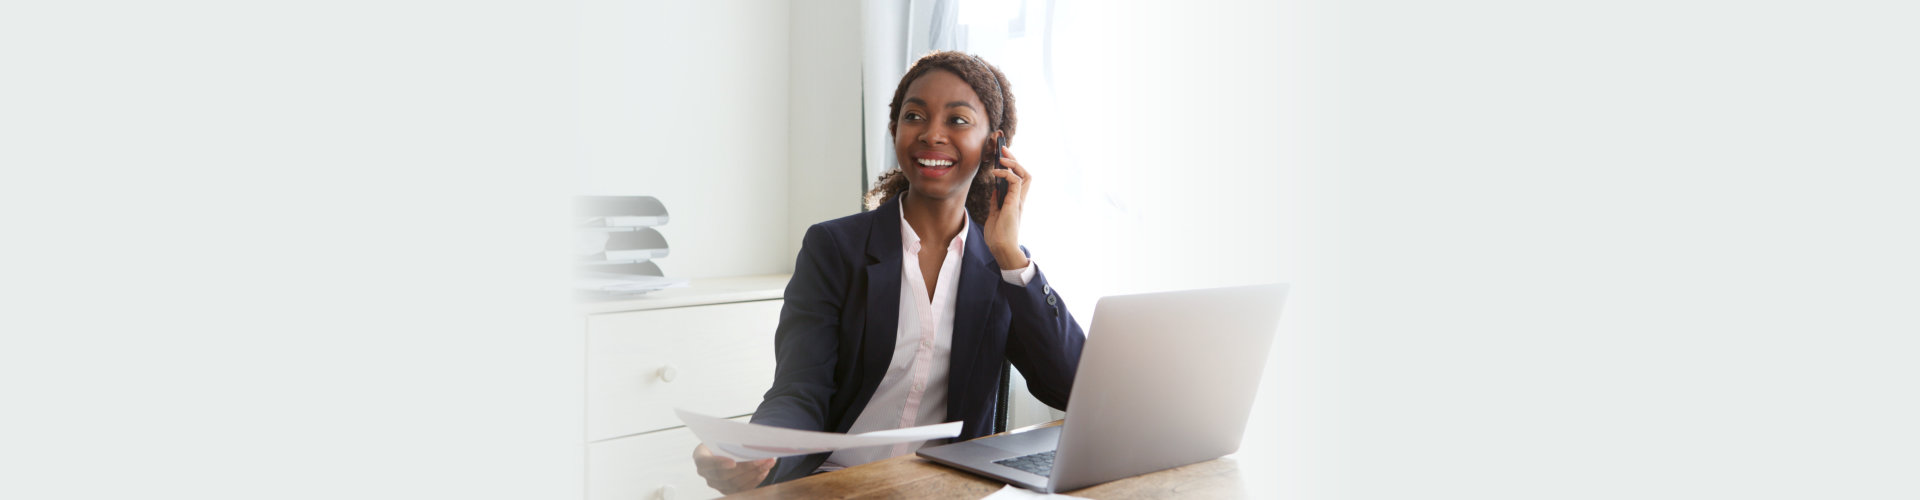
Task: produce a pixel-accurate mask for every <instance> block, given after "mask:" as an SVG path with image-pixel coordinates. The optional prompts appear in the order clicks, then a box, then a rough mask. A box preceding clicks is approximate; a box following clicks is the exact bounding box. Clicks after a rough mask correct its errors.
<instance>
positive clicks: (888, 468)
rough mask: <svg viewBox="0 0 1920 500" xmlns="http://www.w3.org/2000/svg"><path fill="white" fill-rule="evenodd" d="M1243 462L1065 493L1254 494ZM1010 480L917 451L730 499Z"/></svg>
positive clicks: (968, 494) (882, 494)
mask: <svg viewBox="0 0 1920 500" xmlns="http://www.w3.org/2000/svg"><path fill="white" fill-rule="evenodd" d="M1060 423H1061V421H1059V420H1055V421H1052V422H1048V423H1044V424H1040V425H1034V426H1029V427H1023V428H1020V429H1014V430H1012V431H1009V432H1020V431H1025V430H1030V429H1038V428H1042V427H1052V426H1056V425H1060ZM1240 474H1241V472H1240V463H1239V461H1237V460H1235V459H1234V458H1231V457H1228V458H1218V459H1214V460H1209V461H1205V462H1200V463H1197V464H1192V465H1187V466H1183V467H1177V468H1173V469H1168V470H1163V471H1160V472H1155V473H1151V474H1145V475H1140V476H1134V477H1129V478H1125V479H1120V480H1116V481H1112V482H1108V483H1105V484H1099V485H1094V486H1090V487H1087V488H1082V489H1079V490H1074V491H1068V492H1065V493H1066V494H1068V495H1073V496H1077V497H1086V498H1095V499H1121V498H1252V497H1253V496H1252V495H1251V494H1250V493H1249V491H1248V488H1247V485H1246V481H1244V480H1243V479H1242V478H1241V475H1240ZM1005 485H1006V484H1005V483H1001V482H998V481H994V480H992V479H987V478H985V477H981V476H977V475H974V474H972V473H969V472H966V471H962V470H959V469H954V468H950V467H947V466H944V465H940V464H937V463H933V462H929V461H927V460H926V459H923V458H920V457H918V456H915V455H906V456H901V457H893V458H889V459H886V460H881V461H878V462H873V463H870V464H865V465H861V466H858V467H848V468H846V469H842V470H838V471H834V472H828V473H824V474H816V475H813V476H808V477H804V478H800V479H795V480H792V481H787V482H784V483H780V484H776V485H773V486H768V487H765V488H758V489H753V490H747V491H743V492H740V493H736V494H733V495H728V496H727V498H730V499H763V498H849V499H868V498H914V499H919V498H955V499H967V500H978V499H979V498H982V497H985V496H987V495H991V494H993V492H995V491H1000V488H1001V487H1004V486H1005Z"/></svg>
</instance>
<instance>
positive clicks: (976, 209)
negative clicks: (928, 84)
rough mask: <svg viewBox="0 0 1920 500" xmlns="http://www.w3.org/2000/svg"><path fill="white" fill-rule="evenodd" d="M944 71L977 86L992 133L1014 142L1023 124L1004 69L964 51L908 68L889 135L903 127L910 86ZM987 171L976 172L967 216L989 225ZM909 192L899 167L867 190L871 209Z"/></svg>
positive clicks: (891, 110) (891, 107) (891, 108)
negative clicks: (903, 107) (902, 108)
mask: <svg viewBox="0 0 1920 500" xmlns="http://www.w3.org/2000/svg"><path fill="white" fill-rule="evenodd" d="M936 69H940V70H946V71H949V72H952V73H953V74H955V75H959V76H960V79H961V80H962V81H965V82H967V86H969V87H973V93H974V95H978V96H980V105H982V106H985V107H986V108H987V109H986V113H987V124H988V125H991V126H992V127H991V128H989V129H988V130H998V131H1000V132H1001V133H1002V134H1005V135H1004V137H1006V139H1007V143H1008V144H1012V143H1013V132H1014V128H1015V126H1016V125H1017V124H1018V123H1019V117H1018V116H1019V114H1018V113H1016V112H1014V107H1013V89H1012V88H1011V86H1010V85H1009V84H1008V83H1007V75H1006V74H1005V73H1001V72H1000V68H997V67H994V65H992V64H988V63H987V60H986V59H981V58H980V56H975V55H969V54H966V53H962V52H953V51H939V52H934V53H931V54H927V55H926V56H925V57H921V58H920V60H919V61H915V62H914V63H913V67H912V68H908V69H907V74H906V76H902V77H900V86H899V87H898V88H895V89H894V90H893V103H892V104H888V105H887V132H888V135H892V133H893V132H894V130H895V128H896V127H897V126H899V124H900V103H901V101H904V100H906V98H907V86H908V85H912V84H913V81H914V80H916V79H919V78H920V77H921V76H922V75H925V74H927V73H928V72H931V71H933V70H936ZM989 177H990V176H989V175H988V174H987V169H984V168H983V169H980V170H979V171H978V172H975V173H974V176H973V184H974V185H973V187H972V188H971V189H968V191H967V213H968V214H969V215H971V216H972V217H973V221H974V223H976V224H984V223H986V217H987V200H988V194H987V193H988V191H990V190H989V189H986V188H985V187H986V185H987V184H986V183H987V179H988V178H989ZM906 191H907V176H906V174H904V173H902V172H901V171H900V169H899V168H894V169H892V170H888V171H887V172H886V173H883V174H880V178H879V180H876V181H874V183H873V189H872V190H869V191H867V196H866V206H867V210H873V209H875V208H879V207H880V204H881V203H884V202H886V201H887V200H889V199H892V198H893V197H895V196H899V195H900V193H904V192H906Z"/></svg>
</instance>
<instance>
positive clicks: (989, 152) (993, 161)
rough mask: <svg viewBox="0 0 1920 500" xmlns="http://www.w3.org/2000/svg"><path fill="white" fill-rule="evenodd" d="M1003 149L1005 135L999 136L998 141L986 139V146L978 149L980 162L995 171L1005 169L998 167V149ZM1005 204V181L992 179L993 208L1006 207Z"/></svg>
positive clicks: (1005, 142) (1005, 143) (1005, 139)
mask: <svg viewBox="0 0 1920 500" xmlns="http://www.w3.org/2000/svg"><path fill="white" fill-rule="evenodd" d="M1004 147H1007V136H1005V135H1001V136H1000V137H999V138H998V139H987V144H986V145H985V146H982V147H981V148H980V151H981V153H980V158H981V160H982V163H984V164H986V165H988V166H990V167H992V168H993V169H995V170H1000V169H1005V168H1007V167H1004V166H1001V165H1000V148H1004ZM1006 203H1007V180H1006V179H1002V178H999V177H994V178H993V206H995V207H1000V206H1003V205H1006Z"/></svg>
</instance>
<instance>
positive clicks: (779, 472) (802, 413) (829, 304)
mask: <svg viewBox="0 0 1920 500" xmlns="http://www.w3.org/2000/svg"><path fill="white" fill-rule="evenodd" d="M848 265H849V264H848V263H847V261H846V259H844V258H842V256H841V255H840V252H839V248H838V245H837V244H836V242H835V239H834V238H833V237H832V235H831V234H830V233H829V232H828V230H827V228H825V227H823V226H821V225H818V224H816V225H814V226H812V227H809V228H807V235H806V237H805V238H804V239H802V241H801V245H800V256H799V257H798V258H797V259H796V261H795V262H794V266H793V278H792V279H791V280H790V281H788V282H787V290H786V296H785V299H786V301H785V303H784V304H783V305H781V307H780V326H779V327H778V328H777V329H775V331H774V336H773V344H774V345H773V351H774V361H775V366H774V375H773V387H772V388H771V389H768V390H767V393H766V396H765V397H764V398H763V399H762V400H761V401H760V407H759V408H758V409H756V410H755V411H754V412H753V423H756V424H764V425H772V426H775V427H785V428H789V429H800V430H808V431H824V430H826V426H827V412H828V402H829V401H830V400H832V398H833V393H834V380H833V372H834V363H835V362H837V361H838V360H837V358H838V355H837V352H838V347H839V342H840V341H839V333H838V332H839V329H840V310H841V308H842V307H843V304H841V300H842V299H841V298H842V297H845V296H846V290H847V286H848V282H849V281H850V280H851V279H852V274H851V273H850V272H848ZM803 458H805V456H794V457H787V458H782V459H780V461H779V463H778V464H776V465H775V466H774V469H773V470H772V471H770V472H769V473H768V474H767V479H768V481H769V482H773V481H774V480H775V479H776V478H783V477H791V476H792V474H793V471H792V470H791V469H793V468H795V467H797V466H798V465H799V462H801V460H802V459H803ZM802 474H804V472H803V473H802Z"/></svg>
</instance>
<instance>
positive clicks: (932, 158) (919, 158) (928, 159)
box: [913, 151, 955, 179]
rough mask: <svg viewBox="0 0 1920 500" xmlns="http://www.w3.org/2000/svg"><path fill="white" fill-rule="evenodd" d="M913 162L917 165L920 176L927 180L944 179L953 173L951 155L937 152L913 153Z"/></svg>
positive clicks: (952, 158)
mask: <svg viewBox="0 0 1920 500" xmlns="http://www.w3.org/2000/svg"><path fill="white" fill-rule="evenodd" d="M913 161H914V163H916V164H918V167H916V168H918V169H919V170H920V175H922V176H926V177H927V178H930V179H932V178H939V177H945V176H946V175H947V173H949V172H952V171H953V163H954V161H955V158H954V157H953V155H949V154H946V153H941V152H938V151H918V152H915V153H913Z"/></svg>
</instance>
